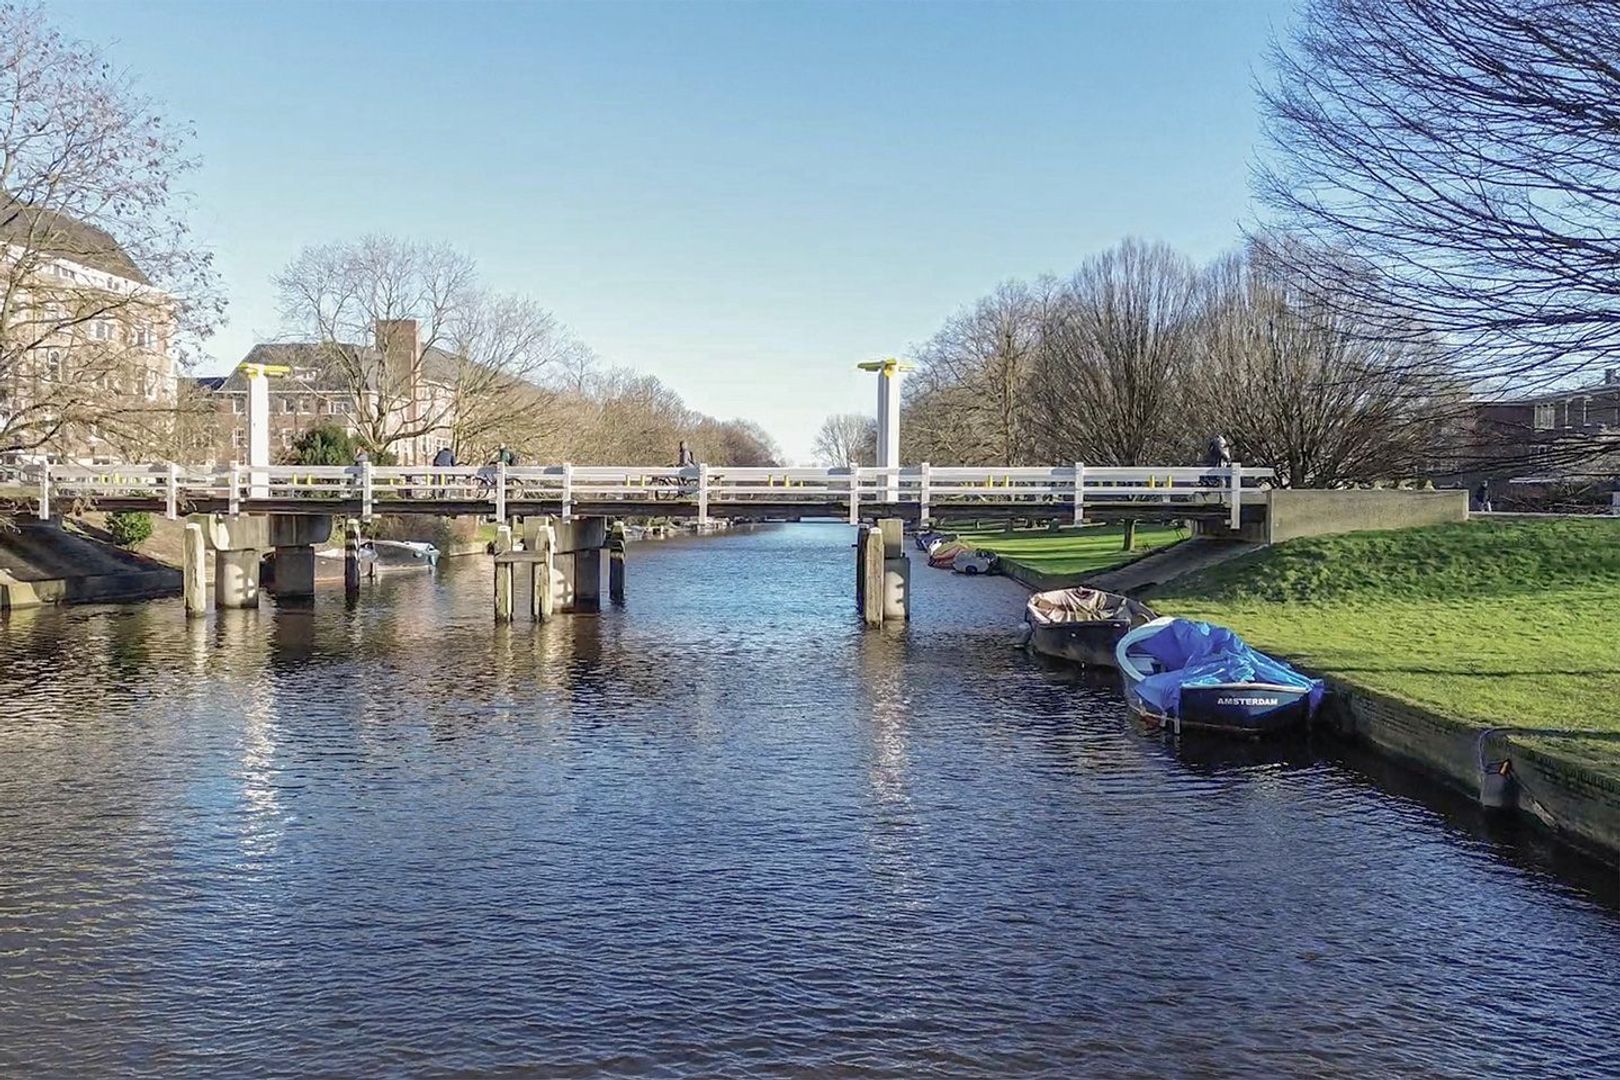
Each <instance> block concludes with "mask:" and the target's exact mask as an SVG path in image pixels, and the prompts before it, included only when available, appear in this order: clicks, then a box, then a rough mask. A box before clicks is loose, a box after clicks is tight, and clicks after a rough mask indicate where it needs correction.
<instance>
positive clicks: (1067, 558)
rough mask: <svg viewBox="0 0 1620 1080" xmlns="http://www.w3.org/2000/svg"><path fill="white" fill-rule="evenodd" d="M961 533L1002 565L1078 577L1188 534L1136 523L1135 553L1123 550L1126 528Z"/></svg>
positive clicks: (1159, 526) (1161, 526) (1114, 526)
mask: <svg viewBox="0 0 1620 1080" xmlns="http://www.w3.org/2000/svg"><path fill="white" fill-rule="evenodd" d="M958 535H959V536H960V538H961V539H962V541H963V542H964V543H969V544H972V545H973V546H974V547H981V548H986V549H988V550H990V551H993V552H995V553H996V554H997V555H999V556H1001V559H1002V561H1003V562H1009V563H1016V564H1018V565H1019V566H1022V567H1024V568H1026V569H1028V570H1032V571H1034V572H1035V573H1037V574H1044V575H1048V576H1053V577H1059V576H1061V577H1067V576H1076V577H1079V576H1083V575H1085V574H1095V573H1097V572H1098V571H1100V570H1108V569H1111V568H1113V567H1115V566H1119V565H1120V564H1122V563H1126V562H1129V561H1130V560H1131V559H1136V558H1140V557H1141V556H1143V555H1145V554H1147V553H1148V552H1149V551H1152V550H1153V549H1154V548H1161V547H1164V546H1165V545H1167V544H1173V543H1175V542H1176V541H1177V540H1180V539H1181V538H1183V537H1184V536H1186V535H1187V534H1186V531H1185V530H1181V529H1174V528H1171V527H1169V526H1167V525H1138V526H1137V528H1136V547H1135V548H1134V549H1133V550H1131V551H1126V550H1124V548H1123V546H1122V545H1123V542H1124V539H1125V529H1124V526H1122V525H1099V526H1088V527H1085V528H1079V529H1059V530H1057V531H1053V530H1050V529H1023V530H1019V531H1017V532H1004V531H1002V530H999V529H997V530H994V531H991V532H965V533H959V534H958Z"/></svg>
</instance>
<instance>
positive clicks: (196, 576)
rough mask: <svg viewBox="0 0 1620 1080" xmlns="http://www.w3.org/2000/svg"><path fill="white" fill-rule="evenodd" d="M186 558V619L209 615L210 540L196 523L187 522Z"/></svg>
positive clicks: (183, 574) (183, 575) (184, 582)
mask: <svg viewBox="0 0 1620 1080" xmlns="http://www.w3.org/2000/svg"><path fill="white" fill-rule="evenodd" d="M184 551H185V558H184V561H183V563H182V565H181V568H180V572H181V578H182V582H183V587H184V590H185V597H186V618H188V619H200V618H202V617H203V616H205V615H207V614H208V540H207V538H206V537H204V535H203V528H202V526H201V525H199V524H197V523H196V522H195V521H188V522H186V535H185V549H184Z"/></svg>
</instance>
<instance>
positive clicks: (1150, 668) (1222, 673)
mask: <svg viewBox="0 0 1620 1080" xmlns="http://www.w3.org/2000/svg"><path fill="white" fill-rule="evenodd" d="M1115 659H1116V661H1117V662H1118V664H1119V670H1120V673H1121V674H1122V675H1123V676H1124V679H1125V700H1126V702H1127V703H1128V704H1129V705H1130V707H1131V710H1132V711H1133V712H1135V713H1137V714H1138V715H1140V716H1141V717H1143V718H1144V719H1145V720H1148V721H1149V722H1152V723H1157V724H1162V725H1164V726H1165V727H1169V728H1170V729H1172V730H1173V731H1176V732H1177V733H1180V732H1181V731H1182V730H1183V729H1192V730H1200V731H1214V732H1221V733H1223V734H1228V735H1245V736H1250V737H1260V736H1265V735H1274V734H1277V733H1279V732H1283V731H1287V730H1289V729H1292V728H1297V727H1300V726H1302V725H1304V724H1305V723H1306V722H1307V721H1309V720H1310V718H1311V717H1312V715H1314V714H1315V712H1316V710H1317V708H1318V707H1319V706H1320V705H1321V703H1322V697H1323V695H1324V693H1325V692H1326V687H1325V686H1324V685H1323V683H1322V680H1321V679H1313V678H1310V677H1309V676H1307V675H1302V674H1300V673H1299V672H1297V671H1295V670H1294V669H1293V668H1291V667H1289V666H1288V665H1287V664H1285V663H1283V662H1282V661H1281V660H1278V659H1276V658H1274V657H1271V656H1267V655H1266V654H1265V653H1263V652H1259V651H1258V650H1256V649H1253V648H1250V647H1249V646H1248V645H1247V644H1246V643H1245V642H1244V641H1243V639H1242V638H1240V637H1239V636H1238V635H1237V634H1236V633H1234V632H1233V631H1231V630H1229V629H1227V628H1226V627H1224V626H1213V625H1211V624H1210V623H1206V622H1198V621H1196V620H1193V619H1178V618H1173V617H1166V618H1160V619H1154V620H1153V621H1152V622H1148V623H1144V624H1143V625H1141V626H1138V627H1136V628H1135V629H1133V630H1130V631H1128V632H1127V633H1126V634H1125V636H1124V637H1122V638H1120V639H1119V645H1118V647H1117V648H1116V649H1115Z"/></svg>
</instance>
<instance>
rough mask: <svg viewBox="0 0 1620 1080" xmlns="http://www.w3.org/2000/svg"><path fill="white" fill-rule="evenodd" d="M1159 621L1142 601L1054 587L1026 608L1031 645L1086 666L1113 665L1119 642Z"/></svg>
mask: <svg viewBox="0 0 1620 1080" xmlns="http://www.w3.org/2000/svg"><path fill="white" fill-rule="evenodd" d="M1156 618H1158V616H1157V615H1156V614H1154V612H1153V609H1152V608H1150V607H1148V606H1147V605H1146V604H1144V603H1142V602H1141V601H1140V600H1133V599H1131V598H1130V597H1128V596H1121V595H1119V594H1118V593H1111V592H1103V591H1102V590H1100V589H1053V590H1051V591H1050V592H1039V593H1036V594H1035V595H1034V596H1031V597H1030V598H1029V603H1028V604H1027V605H1026V606H1025V607H1024V624H1025V626H1026V627H1028V632H1029V638H1028V641H1029V647H1030V648H1032V649H1034V650H1035V651H1036V652H1038V653H1041V654H1042V655H1045V656H1055V657H1057V658H1058V659H1060V660H1071V661H1073V662H1074V663H1076V664H1085V665H1087V666H1088V667H1114V666H1115V665H1116V664H1117V663H1118V661H1117V659H1116V658H1115V656H1114V650H1115V648H1116V647H1117V646H1118V645H1119V639H1120V638H1122V637H1124V636H1125V632H1126V631H1128V630H1130V629H1131V628H1132V627H1134V626H1141V625H1143V624H1144V623H1148V622H1151V621H1153V620H1154V619H1156Z"/></svg>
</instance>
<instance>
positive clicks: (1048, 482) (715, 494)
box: [0, 462, 1272, 528]
mask: <svg viewBox="0 0 1620 1080" xmlns="http://www.w3.org/2000/svg"><path fill="white" fill-rule="evenodd" d="M1271 475H1272V471H1271V470H1270V469H1245V468H1243V467H1241V466H1240V465H1237V464H1233V465H1230V466H1220V467H1218V468H1203V467H1196V466H1195V467H1190V468H1189V467H1181V466H1165V467H1148V466H1128V467H1113V466H1105V467H1097V466H1087V465H1082V464H1075V465H1059V466H1053V467H1018V468H1005V467H1004V468H994V467H992V468H981V467H955V466H953V467H941V466H931V465H927V464H924V465H917V466H906V467H903V468H887V469H885V468H866V467H862V468H854V469H850V468H845V469H819V468H772V467H762V468H752V467H750V468H743V467H732V466H718V465H695V466H688V467H685V468H674V467H669V466H658V465H653V466H619V465H569V464H563V465H534V466H505V465H484V466H476V467H474V466H454V467H448V468H436V467H433V466H427V465H415V466H385V465H370V464H364V465H354V466H302V465H276V466H263V467H261V466H247V465H231V466H212V465H207V466H199V465H176V464H172V463H168V462H161V463H157V464H140V465H34V466H24V467H21V468H12V469H10V470H9V472H7V473H0V500H4V499H6V498H7V497H10V498H12V499H13V501H15V499H16V498H17V496H18V495H20V496H21V497H22V498H25V499H33V500H36V501H37V510H36V512H37V513H38V514H39V516H40V517H42V518H44V517H49V516H50V512H51V505H52V503H53V502H63V501H67V502H76V501H88V502H94V501H96V500H115V499H116V500H124V501H131V500H134V501H142V500H144V501H147V502H149V503H150V504H151V507H152V509H154V510H161V511H162V512H163V513H165V514H166V515H168V516H169V517H171V518H172V517H177V516H179V515H180V514H182V513H184V512H186V510H187V508H188V507H191V506H194V505H196V504H198V503H200V502H204V501H208V502H212V503H224V504H225V505H226V507H227V508H228V510H229V511H230V512H231V513H239V512H242V511H243V510H246V509H252V507H253V504H254V503H256V502H263V501H277V502H286V501H288V500H298V501H300V502H308V503H309V504H310V509H311V510H315V511H318V509H319V507H320V504H321V503H323V502H339V501H341V502H358V503H359V504H360V512H361V516H362V517H365V518H370V517H371V516H372V515H373V512H374V511H375V510H376V509H377V508H378V507H383V508H384V511H385V512H386V511H387V510H390V509H399V508H405V507H408V508H409V509H412V510H424V511H425V510H428V509H430V506H431V504H432V503H434V502H440V503H459V504H463V506H464V505H465V504H466V503H487V504H489V512H490V513H491V514H493V515H494V516H495V517H497V518H504V517H506V507H507V504H508V503H523V502H547V503H552V502H555V503H558V504H560V506H561V510H562V516H563V517H564V518H567V517H569V516H571V515H572V512H573V508H574V507H575V506H576V505H578V504H581V503H597V504H600V503H604V502H609V503H623V504H633V505H634V506H636V508H637V509H642V508H644V509H645V510H646V512H647V513H649V514H652V515H656V514H657V513H658V511H659V509H660V508H667V507H669V506H672V505H687V506H695V508H696V510H697V516H698V518H699V519H700V520H704V519H707V517H708V514H709V509H710V507H711V506H714V505H717V504H723V505H728V506H735V505H737V504H746V503H769V504H775V505H792V504H804V505H816V506H826V505H837V506H840V507H843V508H847V510H848V514H849V520H850V521H851V522H857V521H859V520H860V518H861V514H862V511H863V508H868V507H873V508H875V506H874V504H887V505H889V506H916V507H917V508H918V516H919V517H920V518H921V519H922V520H930V519H931V518H932V516H933V513H934V511H935V510H936V509H946V508H948V509H951V510H971V509H972V508H973V507H974V506H997V507H1009V506H1010V507H1018V506H1028V507H1030V508H1032V509H1034V508H1045V509H1050V508H1051V507H1052V505H1053V504H1058V505H1062V506H1066V507H1068V508H1069V509H1070V511H1071V514H1072V517H1073V520H1074V521H1075V522H1076V523H1078V522H1080V521H1082V520H1083V519H1084V515H1085V509H1086V503H1087V501H1088V500H1092V501H1106V502H1108V503H1110V504H1117V503H1121V502H1124V503H1134V502H1141V503H1160V504H1177V503H1180V504H1187V505H1195V506H1211V505H1218V506H1221V507H1223V508H1224V509H1226V510H1227V511H1228V512H1229V520H1230V522H1231V524H1232V527H1233V528H1236V527H1237V525H1238V522H1239V517H1240V513H1241V510H1242V506H1243V502H1244V499H1245V498H1246V497H1247V498H1248V499H1250V501H1253V500H1254V497H1255V495H1256V492H1255V491H1254V487H1255V486H1256V485H1258V484H1259V483H1261V482H1262V481H1265V480H1269V479H1270V477H1271ZM1245 481H1247V482H1248V483H1249V489H1248V492H1247V495H1246V494H1245V488H1244V484H1245ZM424 504H426V505H424ZM460 509H461V508H458V510H460Z"/></svg>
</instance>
